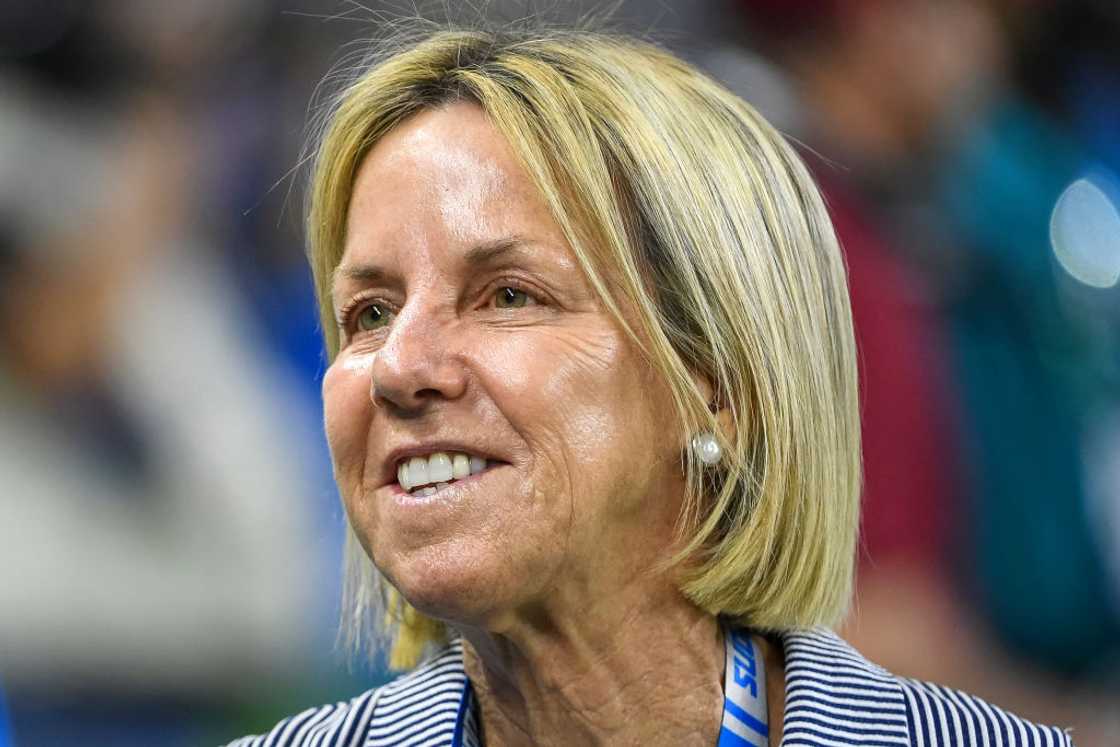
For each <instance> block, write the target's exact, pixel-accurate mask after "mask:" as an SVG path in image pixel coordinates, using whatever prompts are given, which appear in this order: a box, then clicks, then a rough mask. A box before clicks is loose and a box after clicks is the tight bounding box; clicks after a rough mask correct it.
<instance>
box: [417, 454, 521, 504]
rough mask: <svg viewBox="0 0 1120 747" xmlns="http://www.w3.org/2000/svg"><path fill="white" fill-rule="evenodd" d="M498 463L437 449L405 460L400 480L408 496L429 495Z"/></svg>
mask: <svg viewBox="0 0 1120 747" xmlns="http://www.w3.org/2000/svg"><path fill="white" fill-rule="evenodd" d="M497 464H499V463H498V462H487V460H486V459H484V458H482V457H479V456H473V455H471V454H465V453H463V452H455V451H452V452H448V451H437V452H435V453H434V454H430V455H428V456H426V457H412V458H411V459H402V460H401V462H400V464H398V465H397V483H398V484H399V485H400V486H401V489H402V490H404V491H405V492H407V493H408V494H409V495H415V496H421V497H427V496H430V495H435V494H436V493H438V492H439V491H440V490H442V489H443V488H446V487H448V486H449V485H451V484H452V483H454V482H456V481H457V480H462V479H464V478H467V477H470V476H471V475H477V474H480V473H482V472H485V471H486V469H487V467H489V466H496V465H497Z"/></svg>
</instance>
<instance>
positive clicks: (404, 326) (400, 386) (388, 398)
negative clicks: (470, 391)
mask: <svg viewBox="0 0 1120 747" xmlns="http://www.w3.org/2000/svg"><path fill="white" fill-rule="evenodd" d="M452 326H453V320H452V319H447V318H443V317H442V316H441V315H439V314H437V313H435V311H434V310H424V309H423V308H422V307H419V306H416V305H409V306H406V307H405V308H404V309H402V310H401V312H400V314H399V315H398V316H397V318H396V319H395V320H394V321H393V325H392V327H391V329H390V331H389V336H388V337H387V338H386V340H385V344H384V345H383V346H382V347H381V349H380V350H379V351H378V353H377V356H376V358H375V359H374V363H373V366H372V369H371V374H370V398H371V399H372V400H373V404H374V405H375V406H376V407H379V408H384V409H388V410H390V411H391V412H393V413H394V414H396V415H398V416H400V417H418V416H422V415H424V414H425V413H426V412H428V411H429V410H430V409H431V407H432V406H433V405H434V404H437V403H438V402H441V401H445V400H455V399H458V398H459V397H461V396H462V395H463V393H464V392H465V391H466V386H467V382H466V371H465V370H464V368H463V366H462V365H461V364H460V362H458V361H457V360H455V355H454V351H453V350H452V348H451V347H450V345H451V341H452V337H453V336H452V335H451V334H449V333H450V332H451V327H452Z"/></svg>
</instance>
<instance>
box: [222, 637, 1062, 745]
mask: <svg viewBox="0 0 1120 747" xmlns="http://www.w3.org/2000/svg"><path fill="white" fill-rule="evenodd" d="M781 640H782V645H783V649H784V652H785V678H786V686H785V695H786V703H785V719H784V722H783V732H784V733H783V736H782V741H781V746H780V747H801V746H804V747H847V746H849V745H862V746H865V747H888V746H893V745H913V747H974V746H975V747H1072V742H1071V741H1070V738H1069V736H1068V735H1067V734H1066V733H1065V732H1064V731H1062V730H1061V729H1057V728H1054V727H1044V726H1038V725H1035V724H1032V723H1030V722H1027V721H1024V720H1022V719H1020V718H1018V717H1016V716H1012V715H1011V714H1009V713H1006V712H1004V711H1002V710H1000V709H998V708H996V707H994V706H991V705H989V704H988V703H985V702H984V701H983V700H980V699H979V698H975V697H973V696H970V695H965V694H964V693H961V692H957V691H955V690H950V689H948V688H944V687H939V686H937V685H931V684H929V683H925V682H918V681H915V680H907V679H901V678H898V677H895V676H893V675H891V674H890V673H888V672H887V671H886V670H884V669H882V668H881V667H878V666H876V665H875V664H872V663H871V662H869V661H867V660H866V659H864V658H863V657H862V656H860V655H859V654H858V653H857V652H856V651H855V650H854V649H852V648H851V647H850V646H849V645H848V644H847V643H845V642H844V641H842V640H841V639H840V638H838V637H837V636H836V635H835V634H834V633H832V632H831V631H827V630H811V631H794V632H788V633H784V634H782V636H781ZM476 718H477V714H476V709H475V707H474V693H473V691H472V689H471V687H470V682H469V681H468V679H467V676H466V672H465V670H464V668H463V649H462V644H461V643H460V642H458V641H456V642H454V643H452V644H451V645H449V646H448V647H447V648H446V649H444V650H443V651H442V652H441V653H440V654H439V655H438V656H437V657H436V658H435V659H433V660H431V661H430V662H428V663H427V664H425V665H423V666H422V667H420V668H419V669H417V670H415V671H414V672H411V673H409V674H408V675H405V676H404V677H401V678H400V679H398V680H395V681H394V682H391V683H389V684H388V685H385V686H383V687H381V688H378V689H376V690H371V691H369V692H366V693H364V694H362V695H360V696H358V697H357V698H354V699H353V700H351V701H349V702H343V703H337V704H335V705H333V706H323V707H322V708H313V709H310V710H308V711H304V712H303V713H301V714H298V715H296V716H293V717H291V718H289V719H286V720H285V721H282V722H280V723H279V724H278V725H277V726H276V727H275V728H274V729H273V730H272V731H270V732H269V733H268V734H265V735H262V736H259V737H246V738H244V739H240V740H237V741H236V742H232V743H231V745H233V746H235V747H342V746H345V747H359V746H360V747H377V746H380V745H395V746H401V747H405V746H407V747H421V746H423V747H437V746H438V747H447V746H448V745H450V746H451V747H480V745H481V741H480V735H479V729H478V724H477V720H476Z"/></svg>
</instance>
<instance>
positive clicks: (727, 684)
mask: <svg viewBox="0 0 1120 747" xmlns="http://www.w3.org/2000/svg"><path fill="white" fill-rule="evenodd" d="M724 641H725V643H726V648H727V664H726V674H725V675H724V683H723V723H722V725H721V726H720V730H719V742H718V745H717V747H767V743H768V737H769V734H770V729H769V727H768V726H767V719H766V672H765V670H764V668H763V666H764V665H763V663H762V652H761V651H759V650H758V647H757V646H755V644H754V641H753V640H752V639H751V636H750V633H748V632H747V631H745V630H728V629H726V628H725V629H724Z"/></svg>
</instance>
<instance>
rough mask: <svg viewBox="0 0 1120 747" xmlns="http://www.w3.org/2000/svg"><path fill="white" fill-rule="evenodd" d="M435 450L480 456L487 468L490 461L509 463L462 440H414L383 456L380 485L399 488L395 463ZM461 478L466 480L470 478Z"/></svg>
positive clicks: (431, 452) (425, 454)
mask: <svg viewBox="0 0 1120 747" xmlns="http://www.w3.org/2000/svg"><path fill="white" fill-rule="evenodd" d="M437 451H446V452H453V451H458V452H462V453H464V454H470V455H473V456H477V457H482V458H483V459H485V460H486V461H487V463H488V465H487V469H489V463H491V462H492V463H494V466H499V465H503V464H509V462H508V461H506V460H505V459H502V458H501V457H500V456H497V455H496V454H494V453H493V451H490V450H489V449H487V448H486V447H484V446H477V445H468V444H466V443H463V442H462V441H447V440H441V441H423V442H415V443H411V444H406V445H402V446H398V447H397V448H395V449H393V450H391V451H390V452H389V453H388V455H387V456H386V457H385V460H384V461H383V462H382V464H381V479H380V484H381V487H385V486H387V485H395V486H396V487H397V488H400V485H398V484H397V465H398V464H399V463H400V462H401V460H402V459H411V458H412V457H418V456H428V455H430V454H434V453H435V452H437ZM480 474H481V473H480ZM471 477H474V475H472V476H471ZM463 479H464V480H467V479H470V478H463Z"/></svg>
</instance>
